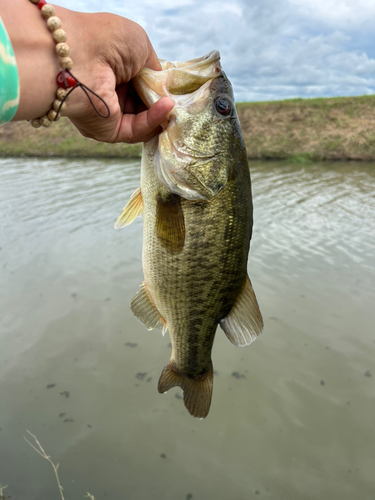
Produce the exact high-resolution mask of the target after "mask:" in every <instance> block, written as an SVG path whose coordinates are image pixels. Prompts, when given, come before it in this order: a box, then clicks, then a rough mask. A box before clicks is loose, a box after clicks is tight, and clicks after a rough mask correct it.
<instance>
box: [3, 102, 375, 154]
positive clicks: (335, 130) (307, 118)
mask: <svg viewBox="0 0 375 500" xmlns="http://www.w3.org/2000/svg"><path fill="white" fill-rule="evenodd" d="M237 111H238V116H239V119H240V122H241V126H242V131H243V136H244V139H245V143H246V147H247V152H248V156H249V158H251V159H293V160H295V161H308V160H325V159H327V160H375V96H360V97H336V98H327V99H323V98H322V99H292V100H286V101H271V102H254V103H239V104H237ZM141 149H142V148H141V145H140V144H136V145H127V144H104V143H100V142H96V141H94V140H93V139H87V138H85V137H83V136H81V135H80V134H79V132H77V130H76V129H75V128H74V126H73V125H72V124H71V123H70V122H69V120H67V119H62V120H60V121H59V122H57V123H55V124H53V126H52V127H51V128H49V129H37V130H35V129H33V128H32V127H31V126H30V125H29V124H28V123H27V122H15V123H10V124H8V125H6V126H4V127H1V128H0V156H65V157H66V156H71V157H118V158H134V157H139V155H140V154H141Z"/></svg>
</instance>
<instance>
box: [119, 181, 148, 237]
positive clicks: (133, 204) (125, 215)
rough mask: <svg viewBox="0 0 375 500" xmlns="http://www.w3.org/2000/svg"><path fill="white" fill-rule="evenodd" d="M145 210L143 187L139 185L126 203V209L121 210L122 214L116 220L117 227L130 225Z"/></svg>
mask: <svg viewBox="0 0 375 500" xmlns="http://www.w3.org/2000/svg"><path fill="white" fill-rule="evenodd" d="M142 210H143V199H142V193H141V188H140V187H139V188H138V189H136V190H135V191H134V193H133V194H132V195H131V198H130V200H129V201H128V203H127V204H126V206H125V208H124V210H123V211H122V212H121V214H120V216H119V217H118V219H117V220H116V222H115V229H120V228H121V227H125V226H128V225H129V224H131V223H132V222H133V221H134V219H135V218H136V217H137V216H138V215H140V214H141V213H142Z"/></svg>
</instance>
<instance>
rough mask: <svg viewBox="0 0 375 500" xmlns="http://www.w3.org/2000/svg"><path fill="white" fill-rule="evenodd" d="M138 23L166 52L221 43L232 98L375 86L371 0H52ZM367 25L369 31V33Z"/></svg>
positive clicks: (200, 51)
mask: <svg viewBox="0 0 375 500" xmlns="http://www.w3.org/2000/svg"><path fill="white" fill-rule="evenodd" d="M55 3H58V4H60V5H63V6H65V7H68V8H71V9H75V10H82V11H86V12H94V11H103V10H105V11H109V12H113V13H116V14H120V15H124V16H126V17H129V18H131V19H133V20H134V21H136V22H138V23H140V24H141V25H142V26H143V27H144V28H145V29H146V31H147V32H148V34H149V36H150V39H151V41H152V43H153V45H154V47H155V49H156V51H157V53H158V55H159V57H161V58H163V59H170V60H188V59H191V58H193V57H199V56H202V55H204V54H205V53H207V52H209V51H210V50H213V49H218V50H220V52H221V55H222V63H223V67H224V70H225V71H226V73H227V75H228V76H229V78H230V79H231V81H232V84H233V87H234V90H235V94H236V98H237V100H262V99H267V100H269V99H278V98H280V99H283V98H288V97H297V96H301V97H309V96H333V95H360V94H368V93H373V92H375V82H374V76H375V75H374V73H375V49H373V40H372V32H370V31H369V28H370V24H371V29H373V28H372V26H373V24H374V19H375V1H374V0H371V1H369V0H356V2H352V1H349V0H278V1H277V2H276V1H275V0H252V1H251V2H249V1H248V0H231V1H230V2H227V1H224V0H207V1H205V2H204V1H202V0H180V1H179V2H176V1H175V0H160V1H158V2H154V1H152V0H139V1H138V2H124V1H123V0H107V2H106V3H105V4H103V2H101V1H100V2H99V0H55ZM366 33H368V34H366Z"/></svg>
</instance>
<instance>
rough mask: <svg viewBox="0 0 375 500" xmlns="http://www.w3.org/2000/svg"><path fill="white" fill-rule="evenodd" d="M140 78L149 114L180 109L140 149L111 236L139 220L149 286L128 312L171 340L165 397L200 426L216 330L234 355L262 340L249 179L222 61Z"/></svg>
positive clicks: (216, 57) (211, 57) (210, 59)
mask: <svg viewBox="0 0 375 500" xmlns="http://www.w3.org/2000/svg"><path fill="white" fill-rule="evenodd" d="M161 64H162V71H152V70H149V69H143V70H142V71H141V72H140V73H139V75H138V76H137V77H136V79H135V81H134V85H135V87H136V89H137V91H138V93H139V94H140V96H141V97H142V99H143V101H144V102H145V103H146V104H147V105H148V106H151V105H152V104H153V103H154V102H156V101H157V100H158V99H160V98H161V97H163V96H169V97H171V98H172V99H174V101H175V106H174V108H173V109H172V111H171V112H170V113H169V115H168V120H167V121H166V123H165V124H163V127H164V130H163V131H162V132H161V133H160V134H159V135H158V136H156V137H154V138H153V139H152V140H151V141H149V142H147V143H145V144H144V146H143V155H142V166H141V186H140V188H139V189H138V190H137V191H136V192H135V193H134V194H133V196H132V197H131V199H130V201H129V203H128V204H127V205H126V207H125V208H124V211H123V212H122V214H121V215H120V217H119V218H118V219H117V222H116V225H115V227H116V228H118V227H123V226H125V225H127V224H130V223H131V222H132V221H133V220H134V219H135V217H136V216H137V215H139V214H140V213H143V219H144V224H143V228H144V229H143V272H144V282H143V283H142V285H141V289H140V291H139V292H138V293H137V294H136V296H135V297H134V298H133V300H132V302H131V309H132V312H133V313H134V315H135V316H136V317H137V318H138V319H139V320H140V321H141V322H142V323H143V324H144V325H145V326H146V327H147V328H148V329H149V330H151V329H153V328H161V329H162V330H163V333H165V331H166V330H168V331H169V334H170V337H171V342H172V355H171V359H170V361H169V364H168V365H167V366H166V367H165V368H164V370H163V372H162V374H161V376H160V379H159V384H158V390H159V392H160V393H164V392H166V391H168V390H169V389H170V388H172V387H175V386H179V387H181V388H182V390H183V393H184V403H185V406H186V408H187V409H188V411H189V412H190V413H191V414H192V415H194V416H195V417H199V418H204V417H206V416H207V414H208V412H209V408H210V404H211V397H212V387H213V367H212V361H211V350H212V345H213V341H214V337H215V332H216V329H217V326H218V325H220V327H221V328H222V329H223V330H224V332H225V334H226V336H227V337H228V339H229V340H230V341H231V342H232V343H233V344H234V345H236V346H245V345H248V344H250V343H251V342H252V341H253V340H255V339H256V338H257V336H258V335H259V334H260V333H261V330H262V327H263V321H262V316H261V313H260V311H259V307H258V303H257V300H256V297H255V294H254V292H253V289H252V286H251V282H250V279H249V277H248V275H247V260H248V253H249V247H250V239H251V233H252V225H253V205H252V197H251V183H250V172H249V166H248V161H247V155H246V149H245V145H244V141H243V138H242V134H241V129H240V124H239V121H238V118H237V114H236V108H235V104H234V97H233V92H232V87H231V84H230V82H229V80H228V78H227V77H226V75H225V73H224V72H223V71H222V69H221V66H220V54H219V53H218V52H217V51H214V52H211V53H210V54H208V55H207V56H205V57H202V58H199V59H194V60H192V61H187V62H184V63H182V62H175V63H172V62H167V61H162V62H161Z"/></svg>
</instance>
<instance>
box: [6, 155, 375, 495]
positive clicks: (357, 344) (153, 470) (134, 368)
mask: <svg viewBox="0 0 375 500" xmlns="http://www.w3.org/2000/svg"><path fill="white" fill-rule="evenodd" d="M251 171H252V179H253V196H254V203H255V231H254V236H253V242H252V249H251V253H250V260H249V274H250V277H251V279H252V281H253V284H254V288H255V290H256V293H257V296H258V300H259V303H260V306H261V309H262V312H263V315H264V318H265V329H264V333H263V335H262V336H261V337H260V338H259V339H258V340H257V341H256V342H255V343H254V344H252V345H251V346H250V347H247V348H243V349H238V348H236V347H234V346H233V345H232V344H230V343H229V341H228V340H227V339H226V337H225V335H224V334H223V332H221V330H218V333H217V338H216V340H215V345H214V352H213V362H214V367H215V369H216V370H217V375H216V377H215V387H214V395H213V402H212V406H211V411H210V414H209V416H208V418H207V419H205V420H203V421H199V420H196V419H194V418H192V417H191V416H190V415H189V414H188V413H187V411H186V410H185V407H184V405H183V402H182V400H181V392H180V390H179V389H178V388H176V389H172V390H171V391H169V393H168V394H166V395H164V396H161V395H159V394H158V392H157V389H156V386H157V380H158V378H159V375H160V372H161V370H162V368H163V367H164V365H165V364H166V363H167V361H168V359H169V354H170V347H169V346H168V344H169V339H168V338H167V337H165V338H163V337H162V335H161V332H160V331H152V332H148V331H147V330H146V329H145V328H144V327H143V325H141V324H140V323H139V322H138V321H137V320H136V319H135V318H134V317H133V316H132V314H131V312H130V309H129V303H130V300H131V298H132V296H133V295H134V294H135V292H136V291H137V289H138V285H139V284H140V283H141V281H142V269H141V245H142V221H141V219H137V220H136V222H135V223H134V224H133V225H132V226H130V227H128V228H126V229H123V230H121V231H115V230H114V229H113V223H114V221H115V219H116V217H117V215H118V214H119V213H120V211H121V209H122V208H123V206H124V205H125V203H126V201H127V199H128V198H129V196H130V194H131V193H132V191H133V190H134V189H135V188H136V187H137V186H138V183H139V162H135V163H125V162H120V161H95V160H82V161H70V160H69V161H66V160H60V159H51V160H36V159H35V160H32V159H31V160H30V159H24V160H20V159H6V160H1V161H0V214H1V218H0V227H1V233H0V248H1V250H0V285H1V286H0V309H1V311H0V314H1V315H0V323H1V324H0V327H1V330H0V428H1V430H0V484H1V483H2V484H3V485H4V484H6V485H8V488H7V489H6V490H4V494H7V495H11V497H12V500H13V499H14V500H18V499H19V500H26V499H27V500H36V499H38V500H39V499H40V500H46V499H48V500H50V499H51V500H52V499H54V498H56V499H57V498H59V493H58V490H57V486H56V483H55V478H54V474H53V470H52V468H51V466H50V464H48V463H47V461H45V460H43V459H42V458H41V457H40V456H39V455H37V453H36V452H35V451H34V450H33V449H32V448H31V447H30V446H29V445H28V444H27V443H26V442H25V441H24V439H23V436H24V435H25V434H26V429H29V430H30V431H31V432H32V433H34V434H35V435H36V436H37V437H38V439H39V440H40V442H41V444H42V445H43V446H44V447H45V450H46V452H47V453H48V454H50V455H52V457H53V459H54V460H55V462H59V463H60V469H59V470H60V479H61V483H62V485H63V486H64V494H65V498H66V500H70V499H80V498H84V496H85V494H86V492H87V491H89V492H90V493H92V494H94V496H95V499H96V500H103V499H105V498H108V499H111V500H120V499H121V500H123V499H131V500H149V499H154V498H155V499H163V500H169V499H170V500H178V499H181V500H186V499H192V500H198V499H202V500H228V499H229V498H233V499H236V500H242V499H243V500H245V499H246V500H247V499H252V498H254V499H258V498H259V499H261V498H265V499H274V500H284V499H288V500H293V499H318V498H319V500H335V499H340V500H353V499H360V500H367V499H368V500H370V499H371V500H372V499H373V498H374V497H375V480H374V470H375V289H374V288H375V287H374V278H375V222H374V220H375V188H374V186H375V165H374V164H364V163H335V164H330V163H324V164H318V165H307V166H295V165H288V164H285V163H261V162H253V163H251Z"/></svg>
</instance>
